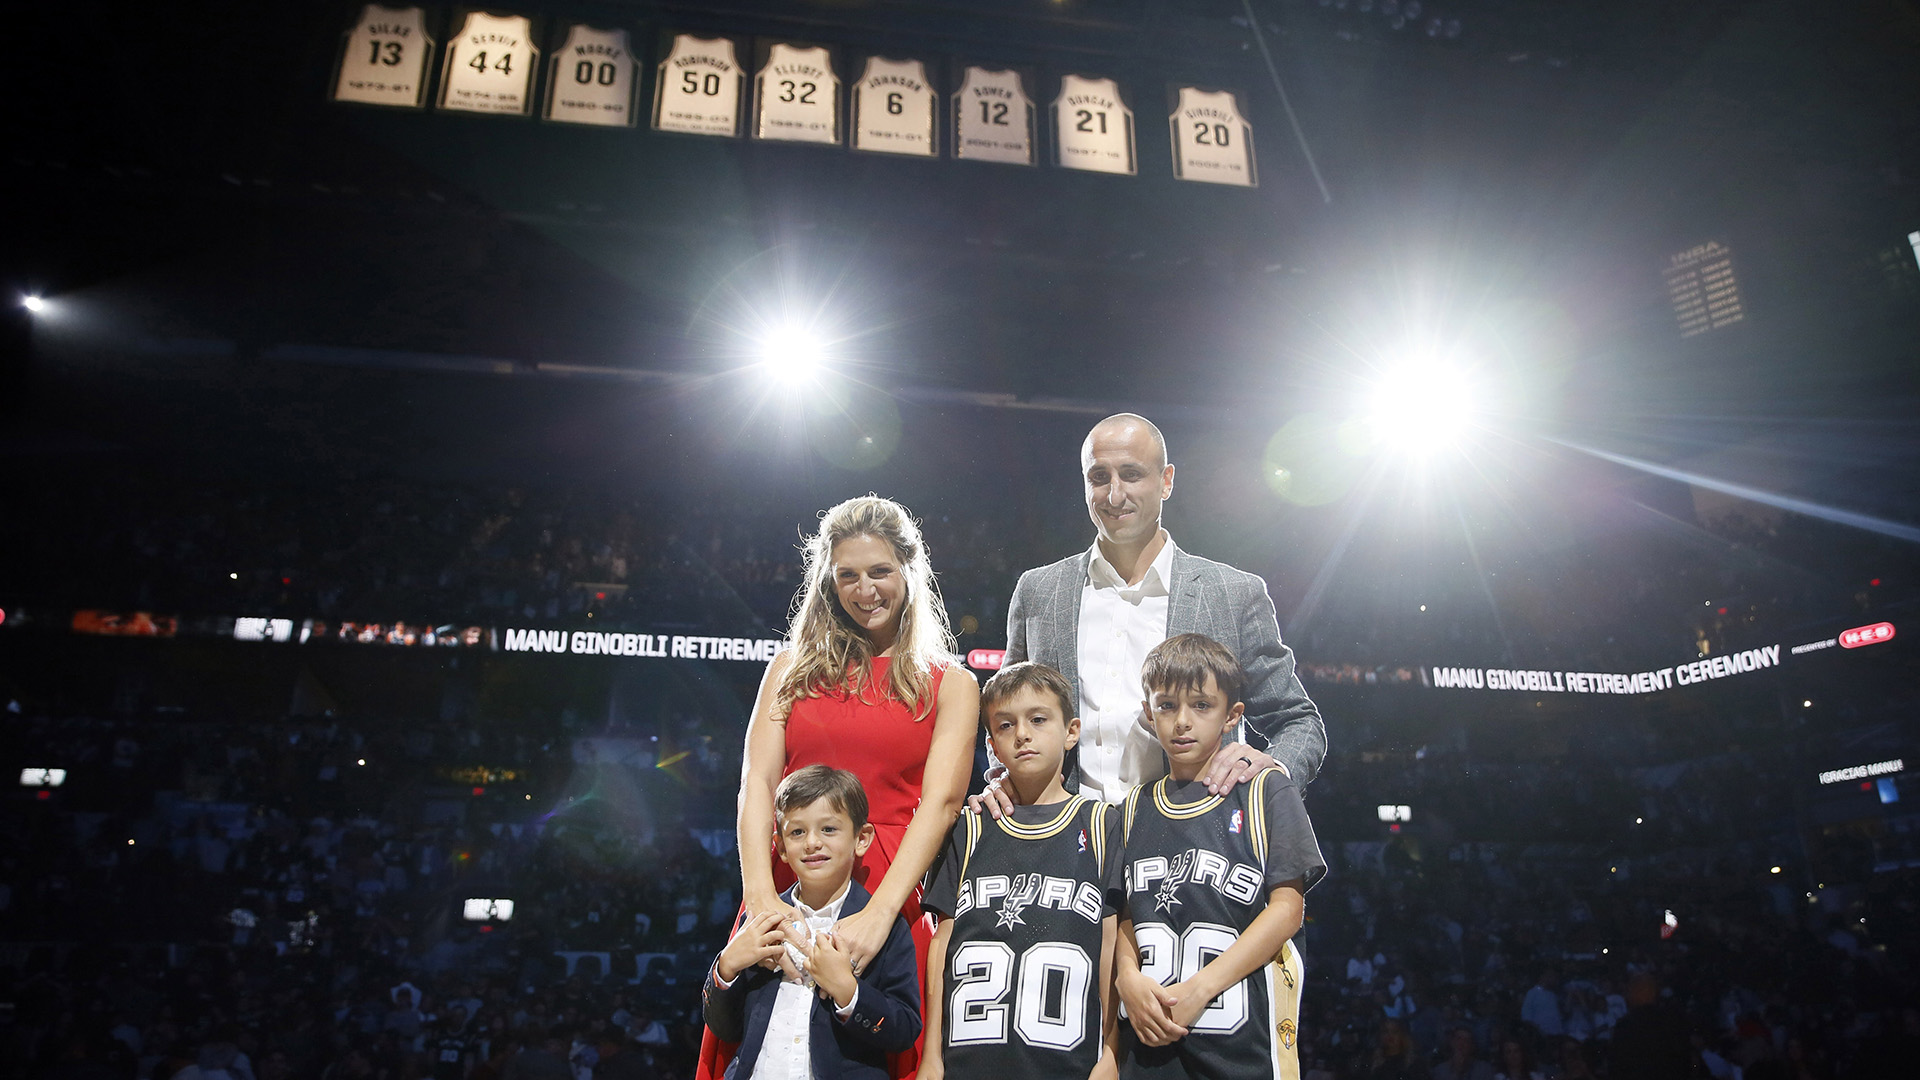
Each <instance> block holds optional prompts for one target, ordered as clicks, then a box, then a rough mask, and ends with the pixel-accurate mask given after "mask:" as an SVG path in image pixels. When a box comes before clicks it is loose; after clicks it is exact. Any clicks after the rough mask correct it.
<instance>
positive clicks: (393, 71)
mask: <svg viewBox="0 0 1920 1080" xmlns="http://www.w3.org/2000/svg"><path fill="white" fill-rule="evenodd" d="M432 55H433V39H432V38H429V37H428V36H427V28H426V14H425V12H423V11H421V10H420V9H419V8H417V7H408V8H390V7H383V6H381V5H379V4H368V5H367V6H366V7H365V8H362V9H361V11H360V21H359V22H357V23H355V24H354V27H353V29H351V30H349V31H347V37H346V43H345V44H344V45H342V46H341V51H340V64H339V69H338V72H337V73H336V74H335V76H334V80H333V100H335V101H351V102H357V103H358V104H361V105H390V106H393V107H396V108H402V109H417V108H420V107H421V106H422V105H425V104H426V103H427V71H428V68H427V61H428V59H429V58H430V57H431V56H432Z"/></svg>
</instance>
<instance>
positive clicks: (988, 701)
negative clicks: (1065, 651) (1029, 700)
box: [980, 660, 1080, 724]
mask: <svg viewBox="0 0 1920 1080" xmlns="http://www.w3.org/2000/svg"><path fill="white" fill-rule="evenodd" d="M1022 690H1038V691H1040V692H1042V693H1046V694H1052V695H1053V696H1054V698H1055V699H1057V700H1058V701H1059V702H1060V719H1062V720H1071V719H1073V718H1074V717H1076V716H1078V715H1080V712H1079V710H1078V709H1076V708H1074V705H1073V701H1074V694H1073V685H1072V684H1071V683H1069V682H1067V677H1066V676H1065V675H1062V674H1060V673H1059V672H1058V671H1055V670H1054V669H1052V668H1050V667H1048V666H1047V665H1045V664H1036V663H1034V662H1033V661H1031V660H1023V661H1021V662H1020V663H1018V664H1014V665H1013V666H1012V667H1003V668H1001V669H1000V670H999V671H997V672H995V673H994V676H993V678H991V679H988V680H987V685H985V686H983V687H981V688H980V722H981V723H983V724H984V723H986V720H987V717H989V716H991V715H992V714H993V707H994V706H996V705H998V704H1000V703H1001V702H1002V701H1005V700H1006V699H1008V698H1010V697H1012V696H1013V695H1015V694H1017V693H1019V692H1020V691H1022Z"/></svg>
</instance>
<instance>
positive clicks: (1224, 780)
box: [1202, 743, 1293, 795]
mask: <svg viewBox="0 0 1920 1080" xmlns="http://www.w3.org/2000/svg"><path fill="white" fill-rule="evenodd" d="M1262 769H1279V770H1280V771H1281V772H1283V773H1287V767H1286V766H1285V765H1282V764H1280V763H1279V762H1278V761H1275V760H1274V759H1273V755H1272V754H1269V753H1267V752H1266V751H1264V750H1255V749H1254V748H1253V747H1251V746H1249V745H1247V744H1246V743H1228V744H1227V745H1225V746H1222V747H1221V748H1220V752H1219V753H1217V754H1215V755H1213V764H1212V765H1210V766H1208V767H1207V775H1206V776H1205V777H1203V778H1202V779H1204V780H1206V782H1207V792H1208V794H1211V795H1224V794H1226V793H1227V792H1229V791H1232V790H1233V789H1234V788H1235V787H1238V786H1239V785H1241V784H1244V783H1246V782H1247V781H1249V780H1252V779H1253V778H1254V777H1256V776H1258V775H1260V771H1261V770H1262ZM1287 775H1288V776H1292V775H1293V774H1292V773H1287Z"/></svg>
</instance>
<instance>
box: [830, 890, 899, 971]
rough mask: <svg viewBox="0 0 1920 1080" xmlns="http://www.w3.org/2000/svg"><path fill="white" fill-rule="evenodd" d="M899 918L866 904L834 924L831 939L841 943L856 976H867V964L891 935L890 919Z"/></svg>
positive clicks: (891, 925) (882, 908) (876, 905)
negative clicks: (833, 938)
mask: <svg viewBox="0 0 1920 1080" xmlns="http://www.w3.org/2000/svg"><path fill="white" fill-rule="evenodd" d="M899 917H900V913H899V912H897V911H888V910H887V909H886V908H885V907H882V906H881V905H879V904H876V903H869V904H868V905H867V906H866V907H863V908H861V909H860V910H859V911H856V912H854V913H853V914H851V915H848V916H847V917H846V918H843V919H841V920H840V921H839V922H836V923H834V924H833V936H834V937H836V938H838V939H839V940H840V947H841V948H842V949H844V950H846V952H847V954H848V956H849V958H850V959H852V961H853V973H854V974H855V975H865V974H866V973H867V964H868V963H870V962H871V961H872V960H873V958H874V957H876V956H879V955H880V950H881V949H882V948H885V947H886V944H887V936H888V935H889V934H892V933H893V920H895V919H897V918H899Z"/></svg>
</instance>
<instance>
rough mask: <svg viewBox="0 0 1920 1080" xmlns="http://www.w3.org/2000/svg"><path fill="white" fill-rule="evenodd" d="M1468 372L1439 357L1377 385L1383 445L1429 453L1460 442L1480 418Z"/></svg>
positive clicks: (1375, 419)
mask: <svg viewBox="0 0 1920 1080" xmlns="http://www.w3.org/2000/svg"><path fill="white" fill-rule="evenodd" d="M1477 397H1478V395H1477V393H1476V391H1475V388H1474V384H1473V380H1472V378H1471V377H1469V376H1468V375H1467V373H1466V372H1464V371H1461V370H1460V369H1458V368H1456V367H1454V366H1452V365H1450V364H1445V363H1442V362H1439V361H1437V360H1420V361H1414V362H1409V363H1406V364H1403V365H1401V366H1399V367H1397V368H1394V369H1391V370H1389V371H1388V372H1387V373H1386V375H1385V376H1384V377H1382V378H1381V379H1380V381H1379V382H1377V383H1376V384H1375V385H1374V388H1373V393H1372V397H1371V400H1370V402H1369V405H1370V414H1369V419H1370V420H1371V421H1372V427H1373V437H1374V439H1375V440H1376V441H1377V442H1378V443H1380V444H1381V445H1384V446H1387V447H1390V448H1392V449H1395V450H1398V451H1400V452H1402V453H1410V454H1414V455H1417V456H1425V455H1427V454H1431V453H1433V452H1435V451H1437V450H1442V449H1445V448H1447V447H1449V446H1451V445H1453V444H1454V443H1456V442H1457V441H1458V440H1459V438H1460V436H1461V435H1463V434H1465V433H1466V431H1467V430H1468V429H1469V428H1471V427H1472V426H1473V423H1474V421H1475V420H1476V419H1477V418H1478V415H1479V411H1480V404H1479V401H1478V400H1477Z"/></svg>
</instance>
